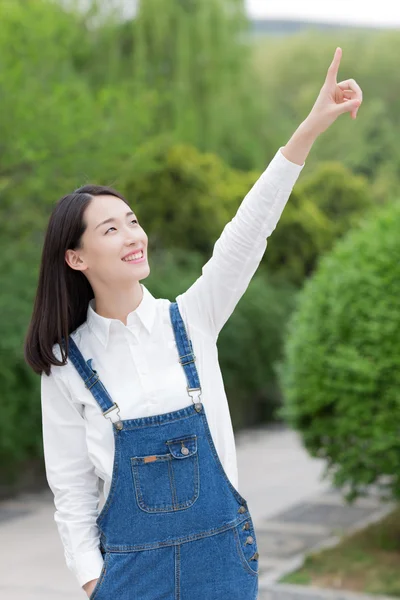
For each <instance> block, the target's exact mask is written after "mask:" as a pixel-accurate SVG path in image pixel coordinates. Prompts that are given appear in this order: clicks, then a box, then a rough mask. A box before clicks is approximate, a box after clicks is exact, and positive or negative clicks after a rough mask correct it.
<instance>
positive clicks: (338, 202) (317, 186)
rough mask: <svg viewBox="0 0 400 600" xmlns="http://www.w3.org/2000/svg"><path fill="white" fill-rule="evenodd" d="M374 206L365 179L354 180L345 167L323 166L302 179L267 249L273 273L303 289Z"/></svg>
mask: <svg viewBox="0 0 400 600" xmlns="http://www.w3.org/2000/svg"><path fill="white" fill-rule="evenodd" d="M371 206H372V197H371V192H370V189H369V184H368V181H367V179H366V178H365V177H362V176H360V175H354V174H353V173H352V172H351V171H350V170H349V169H347V168H346V167H345V166H344V165H342V164H341V163H337V162H326V163H321V164H320V165H319V166H318V167H317V168H316V169H315V170H314V171H313V172H312V173H310V174H306V175H305V176H302V178H301V179H300V181H299V182H298V184H297V185H296V187H295V188H294V190H293V192H292V195H291V197H290V199H289V202H288V204H287V206H286V207H285V210H284V212H283V214H282V217H281V220H280V222H279V224H278V226H277V228H276V232H274V236H273V238H272V240H271V243H270V245H269V250H268V259H267V263H268V267H269V269H270V270H271V271H274V272H275V273H280V274H281V275H284V276H285V277H286V278H287V279H289V280H290V281H292V282H294V283H296V284H298V285H299V284H301V283H302V282H303V280H304V278H305V277H308V276H309V275H311V273H312V272H313V270H314V268H315V265H316V263H317V260H318V257H319V256H320V255H321V254H323V253H324V252H327V251H328V250H330V249H331V247H332V245H333V243H334V242H335V241H336V240H337V239H338V238H339V237H341V236H342V235H343V234H344V233H345V232H346V231H348V230H349V229H350V228H351V227H352V226H353V225H355V224H357V222H358V221H359V219H360V217H362V216H363V215H364V214H365V213H366V211H367V210H368V209H369V208H370V207H371Z"/></svg>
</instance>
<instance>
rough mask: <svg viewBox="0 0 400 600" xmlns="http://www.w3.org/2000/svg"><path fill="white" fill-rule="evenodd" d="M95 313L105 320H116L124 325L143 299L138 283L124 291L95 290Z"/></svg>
mask: <svg viewBox="0 0 400 600" xmlns="http://www.w3.org/2000/svg"><path fill="white" fill-rule="evenodd" d="M94 297H95V301H96V312H97V314H98V315H100V316H101V317H105V318H107V319H118V320H119V321H122V322H123V324H124V325H126V323H127V317H128V315H129V313H131V312H132V311H133V310H136V309H137V307H138V306H139V304H140V303H141V301H142V298H143V290H142V286H141V284H140V282H139V281H135V282H134V284H133V286H131V287H130V288H128V289H125V290H120V289H119V290H114V289H111V288H107V289H103V290H97V291H96V290H95V291H94Z"/></svg>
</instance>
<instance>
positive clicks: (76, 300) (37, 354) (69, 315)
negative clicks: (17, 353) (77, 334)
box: [24, 185, 126, 375]
mask: <svg viewBox="0 0 400 600" xmlns="http://www.w3.org/2000/svg"><path fill="white" fill-rule="evenodd" d="M103 194H104V195H105V194H107V195H111V196H115V197H117V198H120V199H121V200H123V201H124V202H126V200H125V198H124V197H123V196H122V195H121V194H120V193H118V192H117V191H116V190H114V189H113V188H110V187H107V186H100V185H84V186H82V187H80V188H78V189H77V190H75V191H74V192H73V193H72V194H67V195H66V196H63V197H62V198H61V199H60V200H59V201H58V202H57V204H56V205H55V207H54V209H53V211H52V213H51V215H50V219H49V222H48V225H47V230H46V234H45V239H44V244H43V250H42V258H41V263H40V270H39V280H38V287H37V292H36V297H35V302H34V306H33V312H32V318H31V321H30V324H29V328H28V331H27V335H26V338H25V343H24V358H25V361H26V362H27V363H28V365H29V366H30V367H32V369H33V370H34V371H35V373H38V374H41V373H42V372H43V371H44V372H45V373H46V375H49V374H50V369H51V365H57V366H62V365H65V364H66V362H67V358H68V336H69V334H70V333H72V332H73V331H75V329H77V327H79V326H80V325H82V323H84V321H85V320H86V314H87V309H88V303H89V301H90V300H91V299H92V298H94V293H93V289H92V286H91V285H90V283H89V281H88V279H87V278H86V276H85V275H84V274H83V273H82V272H81V271H77V270H75V269H71V267H70V266H69V265H68V264H67V262H66V261H65V252H66V250H68V249H71V250H79V249H80V248H81V247H82V235H83V234H84V232H85V230H86V227H87V224H86V222H85V219H84V213H85V210H86V208H87V207H88V206H89V204H90V203H91V201H92V199H93V197H94V196H100V195H103ZM63 338H64V339H65V349H64V346H63V344H62V340H63ZM57 343H58V344H59V346H60V349H61V358H62V360H61V362H60V361H59V360H58V359H57V358H56V357H55V356H54V353H53V346H54V344H57Z"/></svg>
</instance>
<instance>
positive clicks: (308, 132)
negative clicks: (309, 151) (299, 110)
mask: <svg viewBox="0 0 400 600" xmlns="http://www.w3.org/2000/svg"><path fill="white" fill-rule="evenodd" d="M297 131H298V134H299V136H301V137H302V138H304V140H305V141H307V142H309V143H311V144H313V143H314V142H315V140H316V139H317V138H318V136H319V135H320V134H321V131H320V130H319V129H318V127H317V126H316V123H315V121H314V119H313V118H312V117H311V116H310V115H309V116H308V117H307V118H306V119H304V121H303V122H302V123H300V125H299V127H298V130H297Z"/></svg>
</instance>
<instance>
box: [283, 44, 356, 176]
mask: <svg viewBox="0 0 400 600" xmlns="http://www.w3.org/2000/svg"><path fill="white" fill-rule="evenodd" d="M341 58H342V50H341V48H336V52H335V55H334V57H333V61H332V63H331V65H330V67H329V69H328V72H327V75H326V78H325V82H324V84H323V86H322V88H321V91H320V93H319V95H318V98H317V100H316V101H315V104H314V106H313V107H312V109H311V112H310V114H309V115H308V117H307V118H306V119H305V121H303V123H301V125H300V126H299V128H298V129H297V130H296V131H295V132H294V134H293V136H292V137H291V138H290V140H289V142H288V143H287V144H286V146H285V147H284V148H283V149H282V154H283V155H284V156H285V157H286V158H287V159H288V160H290V161H291V162H294V163H296V164H298V165H303V164H304V161H305V159H306V158H307V156H308V153H309V152H310V150H311V147H312V145H313V143H314V142H315V140H316V139H317V137H318V136H319V135H320V134H321V133H322V132H324V131H325V130H326V129H328V127H330V125H332V123H333V122H334V121H336V119H337V118H338V117H339V115H342V114H344V113H350V115H351V118H352V119H355V118H356V116H357V112H358V109H359V107H360V105H361V103H362V91H361V88H360V86H359V85H358V83H357V82H356V81H355V80H354V79H347V80H345V81H341V82H340V83H337V74H338V71H339V65H340V59H341Z"/></svg>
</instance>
